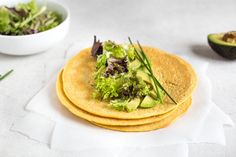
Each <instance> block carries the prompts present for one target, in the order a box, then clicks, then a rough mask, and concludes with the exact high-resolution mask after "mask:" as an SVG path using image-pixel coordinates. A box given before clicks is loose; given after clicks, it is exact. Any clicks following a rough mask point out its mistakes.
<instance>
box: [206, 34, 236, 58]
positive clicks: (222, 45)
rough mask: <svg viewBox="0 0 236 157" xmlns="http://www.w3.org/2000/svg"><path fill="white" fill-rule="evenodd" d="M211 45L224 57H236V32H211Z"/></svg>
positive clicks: (209, 40)
mask: <svg viewBox="0 0 236 157" xmlns="http://www.w3.org/2000/svg"><path fill="white" fill-rule="evenodd" d="M207 38H208V43H209V45H210V47H211V48H212V49H213V50H214V51H215V52H216V53H218V54H219V55H221V56H222V57H225V58H228V59H236V32H235V31H232V32H227V33H219V34H209V35H208V37H207Z"/></svg>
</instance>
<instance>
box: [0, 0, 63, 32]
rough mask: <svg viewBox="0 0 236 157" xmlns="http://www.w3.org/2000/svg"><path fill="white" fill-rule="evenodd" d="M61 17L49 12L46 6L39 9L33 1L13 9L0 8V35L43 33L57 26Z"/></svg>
mask: <svg viewBox="0 0 236 157" xmlns="http://www.w3.org/2000/svg"><path fill="white" fill-rule="evenodd" d="M61 22H62V17H61V16H60V15H59V14H58V13H57V12H54V11H49V10H48V9H47V7H46V5H44V6H42V7H39V6H38V5H37V3H36V1H35V0H31V1H30V2H28V3H20V4H18V5H17V6H15V7H7V6H1V7H0V34H2V35H27V34H35V33H39V32H43V31H46V30H49V29H51V28H54V27H56V26H58V25H59V24H60V23H61Z"/></svg>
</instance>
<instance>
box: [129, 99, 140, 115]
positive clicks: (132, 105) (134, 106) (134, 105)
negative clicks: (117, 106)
mask: <svg viewBox="0 0 236 157" xmlns="http://www.w3.org/2000/svg"><path fill="white" fill-rule="evenodd" d="M139 104H140V98H135V99H133V100H131V101H130V102H128V104H127V105H126V110H127V111H128V112H132V111H134V110H136V109H137V108H138V106H139Z"/></svg>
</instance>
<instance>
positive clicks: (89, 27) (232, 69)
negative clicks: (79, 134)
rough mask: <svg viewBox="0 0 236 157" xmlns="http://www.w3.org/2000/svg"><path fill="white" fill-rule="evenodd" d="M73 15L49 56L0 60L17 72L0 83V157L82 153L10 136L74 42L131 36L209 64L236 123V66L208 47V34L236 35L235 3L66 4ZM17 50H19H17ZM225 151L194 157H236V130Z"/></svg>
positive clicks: (201, 147)
mask: <svg viewBox="0 0 236 157" xmlns="http://www.w3.org/2000/svg"><path fill="white" fill-rule="evenodd" d="M60 1H62V2H63V1H64V2H65V3H67V5H68V6H69V8H70V10H71V13H72V23H71V29H70V33H69V35H68V37H67V38H66V40H65V41H64V42H62V43H61V44H59V45H58V46H57V47H55V48H53V49H51V50H49V51H47V52H46V53H43V54H38V55H35V56H26V57H13V56H7V55H2V54H0V73H3V72H4V71H7V70H8V69H10V68H14V69H15V72H14V73H13V74H12V75H11V76H10V77H9V78H8V79H6V80H4V81H2V82H0V156H4V157H28V156H29V157H31V156H34V157H47V156H50V157H54V156H55V157H56V156H57V157H64V156H70V157H71V156H77V155H78V154H77V155H76V153H74V152H72V153H68V152H55V151H52V150H50V149H49V148H48V146H46V145H44V144H41V143H38V142H36V141H32V140H29V139H28V138H26V137H24V136H20V135H18V134H15V133H12V132H9V131H8V130H9V128H10V127H11V124H12V122H13V121H14V120H16V119H18V118H20V117H22V116H24V115H25V111H24V105H25V104H26V103H27V102H28V101H29V100H30V98H31V97H32V96H33V95H35V94H36V93H37V92H38V91H39V89H41V88H42V87H43V86H44V85H45V84H46V83H47V81H48V80H49V79H50V78H51V77H52V76H51V75H52V71H53V69H52V67H53V66H51V65H52V64H53V60H54V59H61V58H63V57H65V56H66V51H65V50H66V49H67V47H68V46H69V45H70V44H71V43H72V42H73V41H84V42H86V43H87V41H91V43H92V36H93V35H94V34H96V35H97V36H98V37H99V38H100V39H102V40H106V39H113V40H116V41H120V42H124V41H126V39H127V36H131V37H132V38H134V39H139V40H140V42H141V43H143V44H147V45H153V46H156V47H160V48H161V49H164V50H167V51H170V52H172V53H183V54H189V55H192V56H194V57H196V59H202V60H207V61H209V63H210V64H209V69H208V76H209V77H210V79H211V80H212V83H213V101H214V102H215V103H216V104H217V105H219V106H220V107H221V108H222V109H223V110H224V111H225V112H226V113H228V114H229V115H230V116H231V118H232V119H233V121H234V122H236V81H235V79H236V61H227V60H225V59H223V58H221V57H219V56H218V55H216V54H215V53H214V52H213V51H212V50H210V49H209V47H208V45H207V40H206V36H207V34H208V33H214V32H222V31H227V30H233V29H235V25H236V21H235V15H236V1H235V0H224V1H223V0H205V1H203V0H202V1H199V0H184V1H183V0H178V1H171V0H166V1H164V0H163V1H160V0H159V1H158V0H156V1H154V0H150V1H146V0H140V1H135V0H132V1H119V0H100V1H96V2H95V1H92V0H88V1H82V0H76V1H75V0H60ZM13 46H14V45H13ZM225 133H226V139H227V140H226V142H227V145H226V146H225V147H223V146H219V145H213V144H191V145H190V151H189V156H190V157H198V156H201V157H234V156H235V154H236V149H235V148H236V142H235V141H236V129H230V130H226V132H225Z"/></svg>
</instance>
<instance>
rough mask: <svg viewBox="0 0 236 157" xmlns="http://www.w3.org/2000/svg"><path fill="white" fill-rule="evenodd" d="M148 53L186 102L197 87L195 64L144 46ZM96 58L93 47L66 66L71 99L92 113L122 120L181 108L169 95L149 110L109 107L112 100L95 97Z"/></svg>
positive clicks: (164, 82)
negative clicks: (93, 55) (94, 74)
mask: <svg viewBox="0 0 236 157" xmlns="http://www.w3.org/2000/svg"><path fill="white" fill-rule="evenodd" d="M144 52H145V53H146V55H147V56H148V58H149V59H150V61H151V63H152V68H153V72H154V74H155V76H156V77H157V79H158V80H159V81H160V82H161V83H162V85H163V86H164V88H165V89H166V90H167V91H168V92H169V93H170V95H171V96H172V97H173V98H174V99H175V100H176V101H177V102H178V104H181V103H183V102H184V101H186V100H187V99H188V98H189V97H190V96H191V94H192V92H193V89H194V88H195V86H196V80H197V79H196V75H195V73H194V71H193V69H192V67H191V66H190V65H189V64H188V63H186V62H185V61H184V60H182V59H181V58H179V57H177V56H174V55H171V54H168V53H165V52H163V51H162V50H159V49H156V48H151V47H144ZM95 65H96V60H95V59H94V58H93V57H92V56H91V54H90V48H87V49H84V50H82V51H81V52H80V53H78V54H77V55H76V56H74V57H73V58H72V59H71V60H70V61H69V62H68V63H67V64H66V66H65V68H64V72H63V88H64V92H65V94H66V96H67V97H68V98H69V100H70V101H71V102H72V103H73V104H74V105H76V106H77V107H79V108H80V109H82V110H84V111H87V112H89V113H91V114H94V115H98V116H101V117H109V118H118V119H141V118H147V117H151V116H157V115H162V114H165V113H167V112H169V111H171V110H173V109H174V108H176V107H177V105H175V104H174V103H173V102H172V101H171V100H170V99H169V98H168V97H167V96H165V98H164V103H163V104H160V105H156V106H155V107H153V108H149V109H137V110H135V111H133V112H130V113H129V112H126V111H117V110H115V109H111V108H109V107H108V106H107V105H108V103H107V102H105V101H99V100H95V99H93V98H92V93H93V87H92V83H93V78H92V75H93V73H94V71H95Z"/></svg>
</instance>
